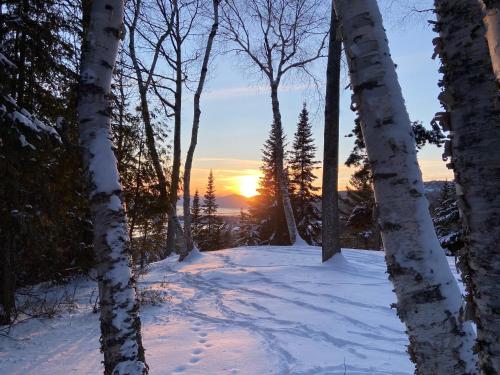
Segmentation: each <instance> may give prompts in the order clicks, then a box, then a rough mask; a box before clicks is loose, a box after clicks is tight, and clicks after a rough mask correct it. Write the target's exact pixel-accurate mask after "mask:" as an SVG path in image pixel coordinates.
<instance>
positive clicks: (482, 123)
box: [435, 0, 500, 374]
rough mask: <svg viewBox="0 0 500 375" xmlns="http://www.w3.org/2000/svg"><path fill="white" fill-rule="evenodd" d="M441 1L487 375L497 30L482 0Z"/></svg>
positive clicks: (499, 153)
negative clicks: (489, 24) (488, 22)
mask: <svg viewBox="0 0 500 375" xmlns="http://www.w3.org/2000/svg"><path fill="white" fill-rule="evenodd" d="M435 5H436V15H437V19H438V23H437V24H436V26H435V30H436V31H437V32H439V34H440V38H439V39H436V41H435V44H436V48H437V52H438V53H439V54H440V56H441V61H442V63H443V68H442V71H443V73H444V76H443V80H442V86H443V87H444V89H445V91H443V93H441V95H440V97H439V98H440V100H441V102H442V104H443V106H444V107H445V109H446V110H447V111H448V112H449V115H448V116H447V117H443V118H444V119H448V120H447V121H445V123H444V124H443V125H445V127H447V128H448V129H449V130H451V131H450V139H451V144H450V145H449V146H450V147H448V153H449V154H450V156H451V164H450V167H452V168H453V169H454V172H455V182H456V187H457V197H458V203H459V208H460V212H461V216H462V224H463V228H464V233H465V251H463V252H462V253H461V254H460V256H459V266H460V268H461V270H462V275H463V278H464V279H465V281H466V284H467V289H468V292H469V296H468V299H469V301H470V302H471V304H470V305H469V307H470V308H468V309H467V311H468V313H470V314H468V315H470V317H471V318H473V319H474V320H475V322H476V324H477V345H476V349H477V350H478V352H479V368H480V370H481V373H482V374H499V373H500V283H499V278H500V252H499V244H500V147H499V144H500V104H499V103H500V102H499V98H500V95H499V90H498V89H499V86H498V81H497V77H498V76H496V77H495V73H494V72H493V67H494V66H495V63H494V62H493V63H492V60H494V58H493V59H492V57H493V56H491V55H490V52H491V44H490V45H489V46H488V43H487V41H486V39H485V35H489V34H490V32H491V29H489V30H488V33H487V32H486V27H485V26H484V25H483V22H482V17H483V13H482V9H481V6H480V3H479V2H478V1H477V0H460V1H458V0H455V1H449V0H436V1H435ZM496 26H498V25H496ZM497 40H498V39H497ZM489 41H490V39H489V38H488V42H489ZM496 73H497V74H498V71H497V72H496Z"/></svg>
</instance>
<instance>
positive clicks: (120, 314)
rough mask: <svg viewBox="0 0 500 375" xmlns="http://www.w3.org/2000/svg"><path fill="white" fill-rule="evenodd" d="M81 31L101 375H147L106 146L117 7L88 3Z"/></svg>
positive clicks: (109, 2) (82, 117) (83, 137)
mask: <svg viewBox="0 0 500 375" xmlns="http://www.w3.org/2000/svg"><path fill="white" fill-rule="evenodd" d="M87 30H88V31H87V35H86V38H85V42H84V44H83V46H82V61H81V72H80V85H79V98H78V113H79V122H80V141H81V146H82V152H83V160H84V165H85V168H86V171H87V173H88V176H89V180H90V185H91V188H92V190H91V192H90V209H91V213H92V217H93V223H94V249H95V252H96V258H97V266H96V268H97V273H98V285H99V298H100V305H101V318H100V320H101V349H102V352H103V353H104V374H106V375H108V374H113V375H115V374H116V375H119V374H124V375H125V374H134V375H135V374H147V372H148V367H147V365H146V362H145V358H144V348H143V346H142V340H141V330H140V326H141V325H140V320H139V305H138V303H137V299H136V292H135V287H134V280H133V278H132V273H131V264H130V263H131V258H130V253H129V246H130V242H129V237H128V233H127V225H126V217H125V211H124V209H123V203H122V198H121V195H122V188H121V185H120V181H119V175H118V169H117V163H116V158H115V156H114V154H113V151H112V144H111V140H110V102H109V96H110V90H111V79H112V75H113V67H114V65H115V61H116V56H117V52H118V46H119V41H120V40H119V39H120V37H121V36H122V34H123V1H121V0H100V1H98V0H96V1H94V2H93V3H92V8H91V11H90V22H89V25H88V29H87Z"/></svg>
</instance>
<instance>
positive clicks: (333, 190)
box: [321, 1, 342, 262]
mask: <svg viewBox="0 0 500 375" xmlns="http://www.w3.org/2000/svg"><path fill="white" fill-rule="evenodd" d="M339 30H340V28H339V23H338V19H337V14H336V12H335V7H334V4H333V1H332V11H331V18H330V40H329V44H328V62H327V68H326V69H327V70H326V96H325V133H324V146H323V147H324V151H323V189H322V204H321V215H322V229H321V236H322V241H321V242H322V259H323V262H326V261H327V260H328V259H330V258H331V257H332V256H333V255H335V254H336V253H339V252H340V238H339V193H338V176H339V115H340V57H341V53H342V40H341V39H342V38H341V35H340V32H338V31H339Z"/></svg>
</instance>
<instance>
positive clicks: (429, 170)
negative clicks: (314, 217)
mask: <svg viewBox="0 0 500 375" xmlns="http://www.w3.org/2000/svg"><path fill="white" fill-rule="evenodd" d="M419 164H420V168H421V169H422V175H423V178H424V181H432V180H446V179H447V180H452V179H453V173H452V171H450V170H448V169H447V168H446V165H445V163H444V162H443V161H441V160H430V159H423V160H419ZM260 165H261V161H260V160H242V159H224V158H199V159H196V160H195V161H194V165H193V172H192V182H191V186H192V189H193V194H194V191H195V190H198V191H199V193H200V195H203V194H204V192H205V188H206V184H207V179H208V174H209V173H210V169H212V171H213V174H214V178H215V189H216V194H217V195H218V196H226V195H230V194H239V195H244V196H252V195H255V194H256V192H255V188H256V184H257V182H258V179H259V177H260V176H261V173H260V169H259V168H260ZM352 172H353V169H352V168H348V167H346V166H344V165H341V166H340V170H339V190H345V187H346V186H348V184H349V178H350V176H351V174H352ZM316 175H317V176H318V179H317V183H316V185H317V186H321V175H322V173H321V168H319V169H318V170H317V171H316Z"/></svg>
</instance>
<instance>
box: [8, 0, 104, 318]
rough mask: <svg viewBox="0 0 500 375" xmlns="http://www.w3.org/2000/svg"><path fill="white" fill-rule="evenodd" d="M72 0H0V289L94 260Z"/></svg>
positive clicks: (68, 272)
mask: <svg viewBox="0 0 500 375" xmlns="http://www.w3.org/2000/svg"><path fill="white" fill-rule="evenodd" d="M78 6H79V5H78V4H77V3H75V4H73V3H69V2H66V1H62V0H61V1H59V0H52V1H46V2H40V1H33V0H9V1H5V2H3V3H2V10H1V12H0V23H1V24H2V27H1V28H0V38H1V41H2V43H1V45H0V49H1V51H0V139H1V142H0V170H1V171H2V179H1V181H0V228H1V229H0V243H2V244H3V245H2V246H1V247H0V248H1V251H0V253H1V256H2V259H1V260H0V263H2V264H4V265H5V266H4V267H2V269H0V279H1V280H2V288H0V289H1V290H2V291H1V292H0V297H1V298H0V299H3V294H4V292H6V291H8V293H12V292H15V288H18V287H22V286H23V285H26V284H33V283H37V282H40V281H47V280H61V279H62V278H64V277H66V276H68V275H71V274H73V273H75V272H82V271H83V272H85V271H87V270H88V269H90V268H91V267H92V266H93V264H94V260H93V252H92V228H91V226H92V225H91V224H92V223H91V221H90V220H89V212H88V202H87V201H86V199H85V198H84V197H85V194H84V193H85V181H84V179H83V178H82V173H81V172H82V165H81V157H80V147H79V143H78V126H77V118H76V105H75V101H76V94H75V87H76V84H77V73H76V70H77V66H78V63H77V61H78V50H77V48H75V45H79V41H80V37H81V35H80V30H81V25H80V17H79V15H80V10H79V8H78ZM20 233H23V235H22V236H21V235H20ZM7 284H10V286H11V287H9V286H8V285H7ZM7 297H8V296H7ZM8 298H9V297H8ZM0 320H1V319H0ZM5 320H9V319H5Z"/></svg>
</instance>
